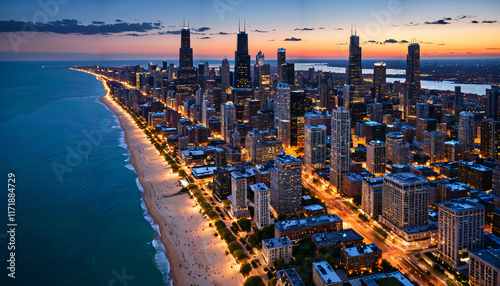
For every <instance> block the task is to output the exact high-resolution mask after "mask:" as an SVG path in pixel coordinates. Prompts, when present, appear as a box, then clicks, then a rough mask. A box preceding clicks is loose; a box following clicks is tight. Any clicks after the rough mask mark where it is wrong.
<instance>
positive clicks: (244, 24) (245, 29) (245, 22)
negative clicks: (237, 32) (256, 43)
mask: <svg viewBox="0 0 500 286" xmlns="http://www.w3.org/2000/svg"><path fill="white" fill-rule="evenodd" d="M243 32H245V33H246V32H247V20H246V19H245V18H243Z"/></svg>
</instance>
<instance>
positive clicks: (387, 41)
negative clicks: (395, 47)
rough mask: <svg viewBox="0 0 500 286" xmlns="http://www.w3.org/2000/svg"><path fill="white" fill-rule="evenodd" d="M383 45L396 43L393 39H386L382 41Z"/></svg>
mask: <svg viewBox="0 0 500 286" xmlns="http://www.w3.org/2000/svg"><path fill="white" fill-rule="evenodd" d="M384 43H385V44H397V43H398V41H397V40H394V39H387V40H385V41H384Z"/></svg>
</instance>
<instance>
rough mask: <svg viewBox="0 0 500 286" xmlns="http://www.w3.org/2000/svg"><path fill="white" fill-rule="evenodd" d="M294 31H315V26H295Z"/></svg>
mask: <svg viewBox="0 0 500 286" xmlns="http://www.w3.org/2000/svg"><path fill="white" fill-rule="evenodd" d="M294 31H314V28H295V30H294Z"/></svg>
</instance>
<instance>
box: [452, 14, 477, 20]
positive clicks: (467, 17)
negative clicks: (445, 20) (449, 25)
mask: <svg viewBox="0 0 500 286" xmlns="http://www.w3.org/2000/svg"><path fill="white" fill-rule="evenodd" d="M476 17H477V16H476V15H458V16H457V17H456V18H455V20H463V19H470V18H476Z"/></svg>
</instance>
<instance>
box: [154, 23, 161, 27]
mask: <svg viewBox="0 0 500 286" xmlns="http://www.w3.org/2000/svg"><path fill="white" fill-rule="evenodd" d="M161 24H162V23H161V22H156V23H153V25H155V26H157V27H160V26H161Z"/></svg>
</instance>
